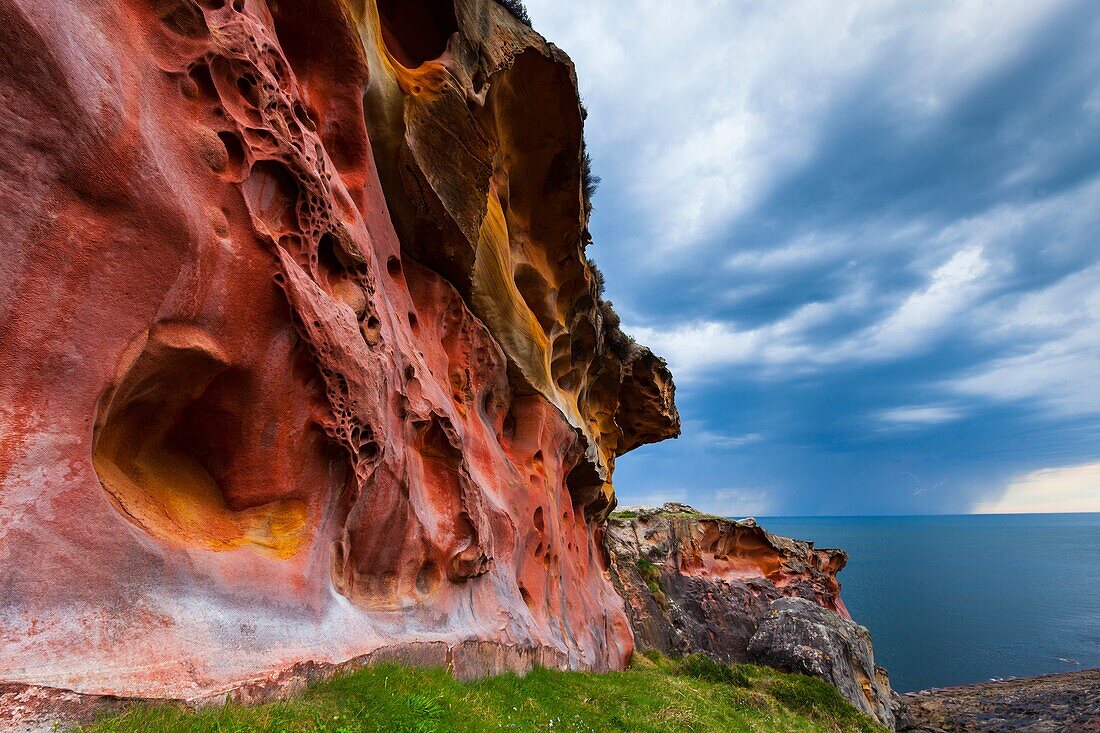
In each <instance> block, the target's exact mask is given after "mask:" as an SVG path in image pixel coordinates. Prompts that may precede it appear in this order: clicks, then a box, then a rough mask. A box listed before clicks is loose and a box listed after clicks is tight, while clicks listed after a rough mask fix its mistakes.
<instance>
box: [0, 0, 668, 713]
mask: <svg viewBox="0 0 1100 733" xmlns="http://www.w3.org/2000/svg"><path fill="white" fill-rule="evenodd" d="M0 98H2V103H0V130H2V133H0V190H2V191H3V196H0V221H3V222H4V245H3V247H4V249H3V256H2V257H0V273H2V274H0V287H2V289H3V293H2V297H0V373H2V375H3V379H2V382H0V682H4V683H23V684H34V685H49V686H56V687H61V688H67V689H70V690H75V691H79V692H83V693H97V694H114V695H140V696H171V697H196V696H201V695H205V694H209V693H212V692H217V691H219V690H224V689H228V688H231V687H234V686H236V685H238V684H240V683H242V682H245V681H248V680H254V679H256V678H261V679H262V678H263V677H264V676H265V675H269V674H271V673H273V672H274V671H276V670H280V669H285V668H287V667H289V666H290V665H293V664H295V663H300V662H304V661H309V662H311V663H318V664H329V663H339V662H342V661H344V660H348V659H352V658H355V657H358V656H361V655H365V654H369V653H382V652H384V653H386V654H398V655H402V654H404V655H410V656H415V657H417V658H419V659H422V660H425V661H429V662H436V663H442V664H449V665H451V666H452V667H453V668H454V669H455V670H456V672H458V673H460V674H473V673H484V672H490V671H494V670H497V669H503V668H519V669H522V668H524V667H526V666H529V665H530V664H531V663H533V662H534V661H536V660H537V661H538V662H540V663H542V664H546V665H552V666H562V667H573V668H588V669H597V670H598V669H606V668H609V667H618V666H621V665H622V664H623V663H624V662H625V660H626V659H628V657H629V655H630V652H631V649H632V640H631V632H630V627H629V624H628V621H627V618H626V616H625V614H624V612H623V609H622V605H621V602H620V600H619V598H618V597H617V596H616V594H615V591H614V589H613V588H612V585H611V583H610V581H609V580H608V569H607V567H606V561H605V554H604V550H603V544H602V536H601V533H602V520H603V519H604V517H605V516H606V513H607V512H608V511H609V510H610V508H611V507H613V505H614V495H613V489H612V484H611V474H612V470H613V467H614V462H615V458H616V457H617V456H619V455H621V454H622V453H624V452H626V451H628V450H630V449H632V448H634V447H636V446H638V445H641V444H643V443H647V442H652V441H657V440H662V439H664V438H666V437H669V436H673V435H675V434H676V433H677V432H678V417H677V414H676V410H675V407H674V404H673V387H672V382H671V376H670V375H669V373H668V370H667V369H666V368H665V366H664V363H663V362H662V361H661V360H659V359H657V358H656V357H654V356H653V355H652V354H650V353H649V352H648V351H647V350H645V349H642V348H631V347H627V348H621V347H620V348H612V345H613V344H614V343H619V344H621V343H622V340H621V338H617V334H616V333H615V329H614V326H613V325H612V324H611V323H609V322H608V321H607V320H606V319H605V317H604V316H605V314H604V312H603V310H604V309H603V308H602V307H601V303H600V302H599V295H598V291H597V288H596V285H595V281H594V276H593V273H592V271H591V270H590V268H589V266H588V264H587V262H586V259H585V256H584V246H585V242H586V240H587V216H588V212H587V209H588V207H587V202H586V200H585V197H584V193H583V188H584V186H583V181H582V179H583V170H582V169H583V165H582V155H583V150H582V124H583V121H582V112H581V108H580V105H579V103H578V96H577V87H576V82H575V79H574V72H573V67H572V65H571V63H570V62H569V59H568V58H567V57H566V56H565V55H564V54H563V53H562V52H561V51H559V50H558V49H557V48H555V47H554V46H553V45H550V44H548V43H547V42H546V41H544V40H543V39H542V38H541V37H540V36H538V35H537V34H536V33H534V32H533V31H531V30H530V29H529V28H528V27H526V26H525V25H523V24H522V23H520V22H518V21H517V20H516V19H515V18H514V17H513V16H512V15H511V14H509V13H508V12H507V11H506V10H504V9H503V8H502V7H501V6H499V5H497V4H496V3H494V2H492V1H491V0H454V2H453V4H452V2H450V0H378V1H377V2H375V0H0ZM379 650H382V652H380V651H379Z"/></svg>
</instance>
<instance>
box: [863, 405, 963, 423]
mask: <svg viewBox="0 0 1100 733" xmlns="http://www.w3.org/2000/svg"><path fill="white" fill-rule="evenodd" d="M962 414H963V413H962V412H961V411H960V410H958V409H957V408H954V407H947V406H945V405H923V406H910V407H893V408H890V409H888V410H882V411H881V412H879V413H878V414H877V415H876V417H877V418H878V419H879V420H881V421H882V422H885V423H890V424H892V425H898V426H907V427H912V426H922V425H940V424H942V423H947V422H952V421H954V420H958V419H959V418H960V417H962Z"/></svg>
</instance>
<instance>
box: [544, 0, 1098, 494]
mask: <svg viewBox="0 0 1100 733" xmlns="http://www.w3.org/2000/svg"><path fill="white" fill-rule="evenodd" d="M528 7H529V9H530V13H531V16H532V18H533V20H534V22H535V27H536V29H537V30H539V31H540V32H542V33H543V34H544V35H546V36H547V37H548V38H550V39H552V40H553V41H555V42H556V43H557V44H558V45H560V46H561V47H562V48H563V49H565V50H566V51H567V52H568V53H569V54H570V55H571V56H572V58H573V59H574V61H575V62H576V65H577V70H578V75H579V78H580V84H581V90H582V93H583V95H584V97H585V102H586V105H587V107H588V110H589V117H588V121H587V128H586V129H587V139H588V144H589V148H590V150H591V152H592V155H593V158H594V163H595V168H596V172H597V173H598V174H599V175H601V176H602V178H603V185H602V187H601V189H600V191H599V193H598V194H597V196H596V199H595V207H596V213H595V216H594V220H593V222H592V230H593V234H594V237H595V244H593V245H592V247H591V249H590V254H591V255H592V256H593V258H594V259H595V260H596V261H597V262H598V263H599V265H600V266H601V268H602V269H603V270H604V272H605V273H606V275H607V280H608V293H609V297H611V299H612V300H613V301H614V303H615V305H616V307H617V309H618V310H619V312H620V314H621V315H622V316H623V321H624V325H626V326H627V327H628V329H629V330H630V331H632V333H634V334H635V335H636V336H637V337H638V338H639V340H640V341H643V342H645V343H647V344H648V345H650V346H652V347H653V348H654V350H655V351H657V352H658V353H661V354H662V355H664V356H665V357H667V359H668V360H669V363H670V365H671V366H672V368H673V370H674V372H675V374H676V376H677V383H678V388H679V389H678V395H679V402H680V409H681V413H682V415H683V417H684V419H685V430H684V435H683V437H682V438H681V439H680V440H679V441H676V442H670V443H665V444H661V445H657V446H650V447H646V448H642V449H640V450H638V451H637V452H635V453H633V454H631V455H630V456H628V457H625V458H624V459H622V460H621V461H620V464H619V469H618V473H617V475H616V484H617V489H618V492H619V496H620V500H621V502H623V503H638V502H648V503H654V502H656V501H658V500H663V499H665V498H669V499H680V500H686V501H690V502H693V503H695V504H697V505H698V506H700V508H704V509H707V510H710V511H718V512H723V513H727V514H732V515H744V514H819V513H825V514H862V513H924V512H967V511H971V510H974V509H976V508H978V509H984V508H988V507H997V506H1008V505H1007V504H1004V503H1003V502H1002V503H998V501H999V500H1000V499H1001V498H1002V497H1004V496H1005V494H1006V492H1008V491H1010V487H1011V492H1013V496H1016V495H1017V494H1018V493H1019V492H1020V491H1021V490H1022V489H1021V487H1025V488H1026V487H1028V486H1031V485H1033V484H1034V483H1035V481H1036V480H1038V479H1036V478H1035V477H1037V476H1038V477H1040V478H1041V477H1043V476H1047V475H1053V474H1048V473H1043V472H1044V471H1047V472H1050V471H1055V470H1062V469H1068V468H1072V467H1073V466H1087V465H1089V464H1093V463H1095V462H1096V461H1097V460H1100V442H1098V438H1100V389H1097V388H1096V386H1095V384H1096V380H1097V375H1100V206H1098V202H1100V54H1098V53H1097V52H1096V49H1097V48H1100V6H1098V5H1097V4H1096V3H1095V2H1091V1H1087V2H1082V1H1078V2H1068V1H1064V2H1063V1H1054V0H1044V1H1036V0H1028V1H1027V2H1013V1H1011V0H1002V1H1000V2H997V3H989V2H984V1H983V0H970V1H967V0H951V1H947V0H942V1H940V2H936V1H935V0H933V1H930V2H922V3H912V2H909V0H898V1H897V2H882V1H876V2H869V1H865V2H855V1H842V0H828V1H827V2H825V1H822V2H817V1H810V0H788V1H786V2H782V3H758V2H748V1H743V2H735V1H730V2H722V1H720V0H683V1H682V2H667V1H665V0H661V1H657V0H640V1H638V0H629V1H628V0H529V1H528ZM1074 475H1077V474H1074ZM1081 475H1086V476H1094V475H1095V472H1092V473H1088V472H1085V473H1084V474H1081ZM1020 477H1024V478H1020ZM1025 479H1026V480H1025ZM1063 485H1064V486H1070V485H1074V486H1075V485H1076V484H1074V483H1073V482H1061V483H1058V484H1057V486H1063ZM1052 486H1053V484H1052ZM1045 490H1046V489H1043V491H1045ZM1051 490H1053V489H1051ZM1036 491H1039V490H1038V489H1036ZM1016 505H1022V504H1019V502H1016V504H1013V506H1016ZM1027 505H1028V506H1033V505H1031V504H1027ZM1050 505H1051V507H1052V508H1056V507H1057V506H1065V504H1064V503H1062V504H1058V503H1057V502H1054V501H1053V500H1052V501H1051V504H1050ZM1077 505H1078V504H1074V506H1077ZM1095 510H1098V511H1100V505H1098V506H1096V507H1095Z"/></svg>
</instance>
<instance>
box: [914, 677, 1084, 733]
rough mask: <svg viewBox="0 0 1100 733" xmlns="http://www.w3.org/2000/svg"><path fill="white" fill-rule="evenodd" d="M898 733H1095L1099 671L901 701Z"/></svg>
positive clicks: (986, 684) (954, 690)
mask: <svg viewBox="0 0 1100 733" xmlns="http://www.w3.org/2000/svg"><path fill="white" fill-rule="evenodd" d="M897 729H898V730H899V731H912V732H913V733H945V732H946V731H958V732H959V733H964V732H965V733H992V732H993V731H1020V732H1021V733H1023V732H1024V731H1026V732H1027V733H1054V731H1059V732H1061V731H1074V732H1076V733H1097V731H1100V669H1088V670H1082V671H1080V672H1067V673H1064V674H1052V675H1045V676H1043V677H1029V678H1025V679H1016V680H1003V681H1000V682H984V683H981V684H976V685H961V686H959V687H943V688H940V689H936V690H924V691H922V692H912V693H909V694H906V695H902V696H901V710H900V712H899V714H898V726H897Z"/></svg>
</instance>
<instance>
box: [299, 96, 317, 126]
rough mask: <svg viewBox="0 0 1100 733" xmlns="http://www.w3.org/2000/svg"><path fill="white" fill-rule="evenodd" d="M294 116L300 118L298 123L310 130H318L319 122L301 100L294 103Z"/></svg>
mask: <svg viewBox="0 0 1100 733" xmlns="http://www.w3.org/2000/svg"><path fill="white" fill-rule="evenodd" d="M294 118H295V119H296V120H298V124H300V125H301V126H302V127H304V128H306V129H307V130H309V131H310V132H317V122H316V121H315V120H314V116H313V115H312V114H310V112H309V110H307V109H306V107H305V105H303V104H302V103H301V102H295V103H294Z"/></svg>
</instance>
